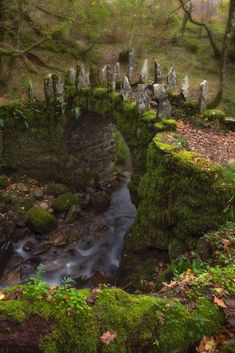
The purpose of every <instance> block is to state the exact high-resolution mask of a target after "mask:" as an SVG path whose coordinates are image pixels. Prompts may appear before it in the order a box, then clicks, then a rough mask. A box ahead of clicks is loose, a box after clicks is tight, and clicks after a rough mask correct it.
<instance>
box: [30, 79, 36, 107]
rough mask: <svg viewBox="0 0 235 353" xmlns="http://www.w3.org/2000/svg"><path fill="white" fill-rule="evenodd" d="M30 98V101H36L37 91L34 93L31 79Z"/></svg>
mask: <svg viewBox="0 0 235 353" xmlns="http://www.w3.org/2000/svg"><path fill="white" fill-rule="evenodd" d="M28 99H29V101H30V102H35V93H34V90H33V84H32V82H31V81H29V85H28Z"/></svg>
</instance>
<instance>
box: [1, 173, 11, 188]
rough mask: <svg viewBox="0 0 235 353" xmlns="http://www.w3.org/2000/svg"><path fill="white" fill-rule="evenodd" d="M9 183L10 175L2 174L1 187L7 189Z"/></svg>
mask: <svg viewBox="0 0 235 353" xmlns="http://www.w3.org/2000/svg"><path fill="white" fill-rule="evenodd" d="M9 184H10V183H9V179H8V177H7V176H6V175H0V189H6V188H7V187H8V186H9Z"/></svg>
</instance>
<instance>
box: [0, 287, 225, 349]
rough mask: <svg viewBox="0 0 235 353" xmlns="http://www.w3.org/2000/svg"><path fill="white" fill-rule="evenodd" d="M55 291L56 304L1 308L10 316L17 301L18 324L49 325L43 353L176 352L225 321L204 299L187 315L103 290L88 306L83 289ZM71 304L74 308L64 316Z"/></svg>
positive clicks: (166, 303) (169, 304)
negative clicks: (109, 337) (106, 338)
mask: <svg viewBox="0 0 235 353" xmlns="http://www.w3.org/2000/svg"><path fill="white" fill-rule="evenodd" d="M29 290H30V291H32V290H33V287H32V286H31V287H27V286H24V292H28V291H29ZM57 291H58V294H55V295H54V297H55V298H58V299H57V300H56V301H54V300H53V295H51V296H50V299H48V300H46V297H47V295H45V299H43V300H42V299H41V298H37V297H33V298H32V299H30V300H29V299H26V298H25V299H24V297H23V298H22V299H20V300H13V301H6V302H1V303H0V313H4V314H6V313H8V312H9V313H13V316H12V317H15V316H16V307H15V308H13V307H14V305H15V304H14V303H15V302H17V308H18V313H17V317H18V318H19V317H20V321H22V319H23V318H25V317H30V316H32V315H35V314H36V315H40V316H41V317H42V318H44V320H45V321H48V323H51V324H52V325H51V327H52V332H51V333H50V334H49V335H47V336H44V337H43V336H41V339H40V348H41V350H42V352H43V353H60V352H62V351H63V352H64V353H75V352H76V353H96V352H97V351H100V352H103V353H116V352H119V353H126V352H130V353H134V352H136V347H138V350H139V351H140V352H146V351H147V352H154V353H163V352H172V353H180V352H182V351H187V350H188V348H189V347H191V346H192V345H193V344H195V343H196V342H197V341H198V340H200V338H201V337H202V336H203V335H211V334H212V333H214V332H215V331H216V330H217V329H218V328H219V327H220V326H221V325H222V324H223V322H224V316H223V314H222V313H221V311H220V309H219V308H218V307H217V306H215V305H214V304H213V303H212V302H211V301H210V300H209V299H205V298H199V299H198V300H196V309H195V310H189V309H187V308H186V307H184V306H183V305H182V304H181V303H180V302H179V301H178V300H176V299H162V298H159V297H157V296H143V295H142V296H138V295H130V294H127V293H125V292H124V291H122V290H121V289H102V290H101V291H100V293H98V295H97V297H96V300H95V302H94V303H93V305H88V304H87V299H88V298H89V297H90V295H91V292H89V291H87V290H81V291H77V290H74V289H71V290H70V289H67V290H64V289H63V288H61V289H58V290H57ZM59 293H61V294H59ZM58 295H60V296H59V297H58ZM68 298H69V299H68ZM76 301H77V302H79V303H80V307H79V309H78V310H74V311H72V312H71V313H70V315H68V310H69V309H70V308H72V307H71V305H72V304H73V303H74V302H76ZM127 311H128V313H127ZM17 317H16V318H17ZM107 331H114V332H116V334H117V336H116V338H115V339H114V340H113V341H111V342H110V343H109V344H108V345H105V344H104V343H102V342H101V340H100V337H101V336H102V335H103V334H104V333H105V332H107ZM22 335H23V334H22Z"/></svg>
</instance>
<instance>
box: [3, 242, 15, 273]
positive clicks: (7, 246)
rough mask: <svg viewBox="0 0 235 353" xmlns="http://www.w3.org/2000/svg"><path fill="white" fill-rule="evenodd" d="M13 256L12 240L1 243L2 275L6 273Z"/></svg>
mask: <svg viewBox="0 0 235 353" xmlns="http://www.w3.org/2000/svg"><path fill="white" fill-rule="evenodd" d="M12 254H13V245H12V242H11V241H10V240H9V241H5V242H1V243H0V274H2V273H3V272H4V270H5V268H6V266H7V264H8V261H9V260H10V257H11V255H12Z"/></svg>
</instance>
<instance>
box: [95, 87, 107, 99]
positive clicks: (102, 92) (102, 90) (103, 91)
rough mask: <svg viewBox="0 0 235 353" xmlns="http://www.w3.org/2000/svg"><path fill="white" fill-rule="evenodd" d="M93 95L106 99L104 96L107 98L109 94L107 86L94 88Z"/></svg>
mask: <svg viewBox="0 0 235 353" xmlns="http://www.w3.org/2000/svg"><path fill="white" fill-rule="evenodd" d="M93 95H94V97H95V98H98V99H104V98H107V96H108V95H109V92H108V90H107V88H103V87H97V88H94V91H93Z"/></svg>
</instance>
